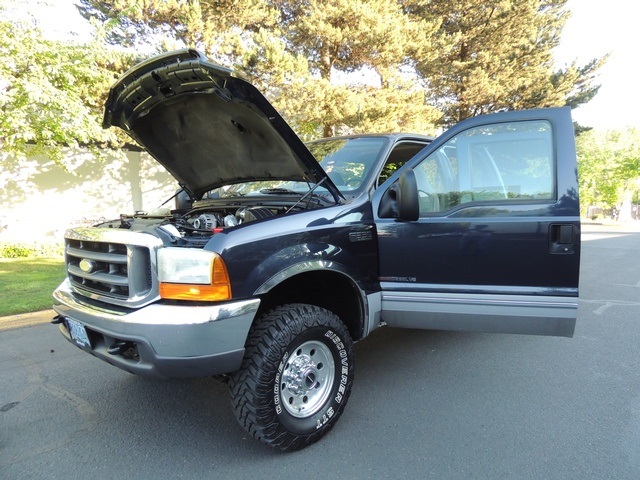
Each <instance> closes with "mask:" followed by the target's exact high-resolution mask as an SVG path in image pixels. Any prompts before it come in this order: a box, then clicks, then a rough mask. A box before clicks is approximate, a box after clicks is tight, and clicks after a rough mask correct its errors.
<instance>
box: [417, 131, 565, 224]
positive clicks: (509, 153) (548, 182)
mask: <svg viewBox="0 0 640 480" xmlns="http://www.w3.org/2000/svg"><path fill="white" fill-rule="evenodd" d="M414 171H415V174H416V181H417V183H418V191H419V195H420V214H421V215H429V214H433V213H438V212H444V211H447V210H450V209H452V208H455V207H458V206H459V205H463V204H470V203H478V202H483V203H486V202H489V203H504V202H517V201H527V202H531V201H545V200H546V201H548V200H553V199H554V198H555V189H554V185H555V177H554V172H555V162H554V158H553V138H552V132H551V125H550V124H549V122H547V121H525V122H513V123H501V124H493V125H485V126H481V127H476V128H471V129H469V130H466V131H464V132H462V133H460V134H459V135H457V136H455V137H453V138H452V139H451V140H449V141H448V142H447V143H445V144H444V145H443V146H442V147H440V148H439V149H438V150H436V151H434V152H433V153H431V155H429V156H428V157H426V158H425V159H424V160H423V161H422V162H421V163H420V164H418V165H417V166H416V168H415V169H414Z"/></svg>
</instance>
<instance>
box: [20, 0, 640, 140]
mask: <svg viewBox="0 0 640 480" xmlns="http://www.w3.org/2000/svg"><path fill="white" fill-rule="evenodd" d="M18 1H19V2H20V1H21V0H18ZM40 1H42V0H40ZM21 3H24V4H25V5H27V8H28V7H29V5H31V6H33V4H38V3H39V0H22V2H21ZM73 4H74V0H44V4H39V5H38V8H37V12H38V13H39V15H38V16H39V18H40V22H41V23H40V27H41V28H42V29H43V30H44V31H45V33H47V34H49V35H52V36H57V37H58V38H73V36H72V35H70V34H69V32H75V33H76V35H75V38H83V37H86V36H87V35H90V34H91V28H90V26H89V24H88V23H86V22H85V21H84V20H83V19H82V18H81V17H80V16H79V15H78V14H77V12H76V10H75V8H74V7H73ZM567 5H568V8H569V10H570V11H571V13H572V14H571V18H570V19H569V20H568V22H567V24H566V26H565V28H564V30H563V33H562V43H561V45H560V46H559V47H558V49H557V50H556V52H555V54H556V59H557V64H558V66H563V65H567V64H570V63H571V62H572V61H574V60H577V61H578V65H584V64H586V63H587V62H588V61H590V60H591V59H593V58H596V57H601V56H603V55H606V54H609V55H610V56H609V59H608V61H607V63H606V64H605V65H604V66H603V67H602V68H601V69H600V74H599V76H598V80H597V82H596V83H597V84H600V85H601V88H600V91H599V92H598V95H597V96H596V97H595V98H594V99H593V100H591V101H590V102H589V103H588V104H586V105H583V106H581V107H579V108H577V109H576V110H574V111H573V118H574V120H576V121H578V122H579V123H580V124H581V125H585V126H591V127H594V128H596V129H602V130H606V129H622V128H625V127H636V128H640V93H639V92H638V91H637V90H638V81H637V78H638V72H639V70H640V67H638V65H637V62H638V60H639V57H640V56H639V54H638V52H639V49H640V27H639V26H638V25H637V23H638V19H639V18H640V2H638V1H637V0H607V1H602V0H569V2H568V4H567Z"/></svg>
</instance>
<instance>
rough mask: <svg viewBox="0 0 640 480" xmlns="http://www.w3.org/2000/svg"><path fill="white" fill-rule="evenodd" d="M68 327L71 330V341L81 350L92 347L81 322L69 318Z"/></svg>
mask: <svg viewBox="0 0 640 480" xmlns="http://www.w3.org/2000/svg"><path fill="white" fill-rule="evenodd" d="M67 327H68V328H69V335H71V340H73V341H74V342H75V344H76V345H78V346H79V347H80V348H86V347H91V342H89V337H88V336H87V330H86V329H85V328H84V325H82V324H81V323H80V322H76V321H75V320H71V319H69V318H67Z"/></svg>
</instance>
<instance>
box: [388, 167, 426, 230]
mask: <svg viewBox="0 0 640 480" xmlns="http://www.w3.org/2000/svg"><path fill="white" fill-rule="evenodd" d="M378 215H379V216H380V217H381V218H396V219H397V220H401V221H405V222H413V221H416V220H418V218H419V217H420V203H419V199H418V183H417V182H416V174H415V173H414V172H413V170H411V169H409V170H406V171H404V172H403V173H402V174H401V175H400V178H398V180H396V181H395V182H394V183H393V184H392V185H391V186H390V187H389V189H388V190H387V191H386V192H385V193H384V195H383V196H382V199H381V200H380V208H379V209H378Z"/></svg>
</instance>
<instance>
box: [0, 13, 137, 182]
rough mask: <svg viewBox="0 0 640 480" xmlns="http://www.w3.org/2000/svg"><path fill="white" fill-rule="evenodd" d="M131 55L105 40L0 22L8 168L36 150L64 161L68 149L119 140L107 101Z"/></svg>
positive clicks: (0, 121) (2, 134) (0, 126)
mask: <svg viewBox="0 0 640 480" xmlns="http://www.w3.org/2000/svg"><path fill="white" fill-rule="evenodd" d="M130 62H131V60H130V56H125V55H122V54H119V53H116V52H113V51H109V50H104V49H102V48H101V47H100V45H99V43H97V42H94V43H92V44H89V45H72V44H66V43H60V42H54V41H50V40H46V39H44V38H42V36H41V34H40V31H39V30H38V29H37V28H36V27H33V26H31V25H29V24H26V23H20V22H13V21H10V20H3V21H1V22H0V108H1V109H2V112H3V114H2V115H1V116H0V142H1V145H0V148H1V149H2V153H3V156H4V160H3V167H4V169H5V170H6V169H7V168H9V167H10V165H11V164H12V163H14V164H15V162H17V161H19V160H21V159H23V158H24V157H25V156H26V154H27V152H28V153H29V154H30V155H38V154H45V155H47V156H48V157H49V158H51V159H53V160H55V161H56V162H58V163H62V162H63V159H64V149H65V148H68V147H74V146H78V145H93V146H96V145H116V144H119V143H120V142H119V141H118V140H117V137H116V136H115V135H114V132H110V131H105V130H103V129H102V127H101V120H102V104H103V103H104V99H105V98H106V95H107V93H108V91H109V86H110V84H111V83H113V82H114V81H115V79H116V78H117V76H118V74H119V73H120V72H121V71H122V70H123V69H124V65H126V64H129V63H130Z"/></svg>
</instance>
